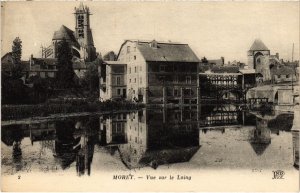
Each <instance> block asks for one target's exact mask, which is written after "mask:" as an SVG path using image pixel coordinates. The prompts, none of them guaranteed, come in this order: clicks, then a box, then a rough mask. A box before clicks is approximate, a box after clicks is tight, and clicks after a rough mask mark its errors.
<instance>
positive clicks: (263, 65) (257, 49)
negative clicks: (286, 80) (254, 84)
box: [248, 39, 271, 81]
mask: <svg viewBox="0 0 300 193" xmlns="http://www.w3.org/2000/svg"><path fill="white" fill-rule="evenodd" d="M269 59H270V50H269V49H268V48H267V46H266V45H265V44H264V43H263V42H262V41H261V40H260V39H256V40H255V41H254V42H253V44H252V46H251V47H250V50H249V51H248V66H249V68H250V69H255V71H256V72H257V73H261V74H262V75H263V79H264V81H266V80H271V74H270V67H269Z"/></svg>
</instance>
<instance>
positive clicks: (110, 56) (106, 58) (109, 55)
mask: <svg viewBox="0 0 300 193" xmlns="http://www.w3.org/2000/svg"><path fill="white" fill-rule="evenodd" d="M103 60H104V61H116V60H117V55H116V54H115V52H114V51H110V52H108V53H106V54H105V55H104V56H103Z"/></svg>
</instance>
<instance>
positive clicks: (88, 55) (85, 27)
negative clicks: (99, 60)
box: [74, 3, 96, 61]
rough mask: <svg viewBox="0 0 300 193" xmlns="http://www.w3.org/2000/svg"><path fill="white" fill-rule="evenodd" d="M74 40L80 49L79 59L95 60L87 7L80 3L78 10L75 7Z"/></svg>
mask: <svg viewBox="0 0 300 193" xmlns="http://www.w3.org/2000/svg"><path fill="white" fill-rule="evenodd" d="M74 15H75V22H76V23H75V38H76V39H77V41H78V43H79V45H80V47H81V58H83V59H84V60H85V61H93V60H95V59H96V48H95V47H94V40H93V35H92V30H91V28H90V15H91V14H90V10H89V8H88V7H87V6H83V3H80V5H79V8H76V7H75V13H74Z"/></svg>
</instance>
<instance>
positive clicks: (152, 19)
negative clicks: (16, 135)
mask: <svg viewBox="0 0 300 193" xmlns="http://www.w3.org/2000/svg"><path fill="white" fill-rule="evenodd" d="M299 3H300V2H299V1H294V2H262V1H256V2H229V1H227V2H224V1H223V2H191V1H190V2H162V1H161V2H124V1H123V2H120V1H119V2H111V1H106V2H103V1H102V2H91V1H86V2H84V5H87V6H88V7H89V8H90V11H91V13H92V14H93V15H91V16H90V20H91V28H92V32H93V38H94V44H95V47H96V48H97V51H98V52H100V53H101V54H102V55H104V54H105V53H107V52H108V51H111V50H112V51H114V52H116V53H117V52H118V51H119V48H120V46H121V44H122V43H123V42H124V40H126V39H141V40H153V39H155V40H157V41H172V42H180V43H187V44H189V46H190V47H191V48H192V49H193V51H194V52H195V53H196V55H197V56H198V57H199V58H202V57H204V56H205V57H206V58H208V59H219V58H220V57H221V56H224V57H225V62H227V61H233V60H236V61H241V62H247V51H248V50H249V48H250V47H251V45H252V43H253V41H254V40H255V39H256V38H259V39H261V40H262V41H263V42H264V43H265V45H266V46H267V47H268V48H269V49H270V50H271V54H275V53H276V52H278V53H279V55H280V58H283V59H284V60H291V59H292V47H293V43H294V60H299V36H300V34H299V33H300V32H299V27H300V26H299V21H300V20H299ZM78 6H79V2H76V1H68V2H66V1H61V2H41V1H39V2H35V1H27V2H1V20H2V21H1V43H2V46H1V48H2V49H1V56H3V55H4V54H5V53H7V52H9V51H11V46H12V41H13V40H14V38H15V37H17V36H18V37H20V39H21V40H22V45H23V53H22V58H23V59H24V60H28V58H29V57H30V55H31V54H33V55H34V56H35V57H40V50H41V45H43V46H47V45H50V44H51V40H52V36H53V33H54V31H56V30H58V29H59V28H60V26H61V25H65V26H67V27H69V28H70V29H72V30H74V27H75V19H74V15H73V13H74V7H78Z"/></svg>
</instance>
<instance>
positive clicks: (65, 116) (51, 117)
mask: <svg viewBox="0 0 300 193" xmlns="http://www.w3.org/2000/svg"><path fill="white" fill-rule="evenodd" d="M135 110H136V109H133V110H117V111H116V110H107V111H102V112H81V113H68V114H53V115H49V116H47V117H40V116H39V117H30V118H24V119H18V120H16V119H14V120H6V121H1V126H7V125H22V124H35V123H43V122H49V121H62V120H65V119H69V118H72V117H84V116H97V115H107V114H111V113H115V112H117V113H130V112H135Z"/></svg>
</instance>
